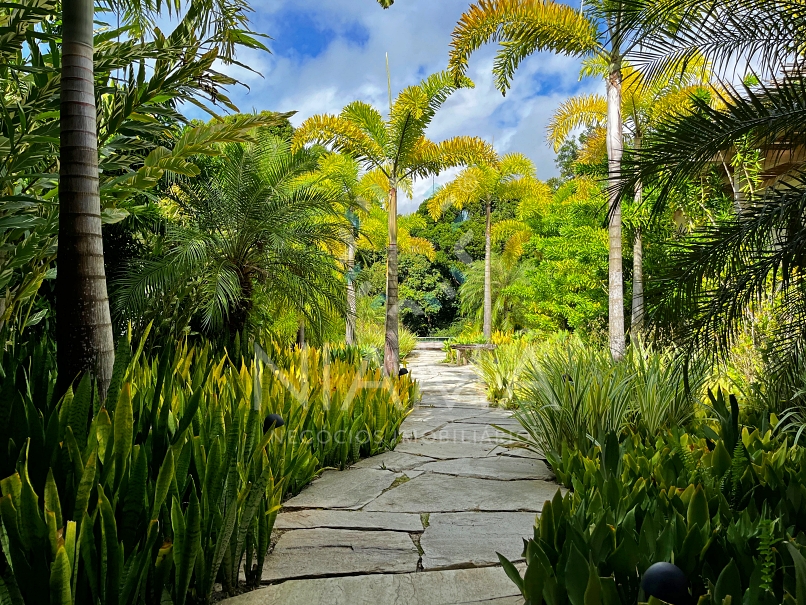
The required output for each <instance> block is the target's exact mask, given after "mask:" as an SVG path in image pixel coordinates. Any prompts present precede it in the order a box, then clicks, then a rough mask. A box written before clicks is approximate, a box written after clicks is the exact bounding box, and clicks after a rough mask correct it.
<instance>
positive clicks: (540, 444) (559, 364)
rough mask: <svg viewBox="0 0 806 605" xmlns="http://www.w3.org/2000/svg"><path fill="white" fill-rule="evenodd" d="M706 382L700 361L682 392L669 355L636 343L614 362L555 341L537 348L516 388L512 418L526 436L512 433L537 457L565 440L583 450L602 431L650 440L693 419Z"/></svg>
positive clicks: (678, 368) (676, 364)
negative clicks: (638, 434) (635, 433)
mask: <svg viewBox="0 0 806 605" xmlns="http://www.w3.org/2000/svg"><path fill="white" fill-rule="evenodd" d="M708 377H709V372H708V368H707V367H706V366H705V365H704V364H702V363H700V362H697V361H695V362H694V363H692V364H690V366H689V369H688V387H689V389H688V390H687V389H686V383H685V374H684V370H683V366H682V365H681V363H680V361H679V360H678V359H677V357H676V356H675V352H674V351H673V350H667V351H660V350H656V349H653V348H651V347H646V346H643V345H641V344H640V343H634V344H633V345H631V347H630V348H629V349H628V352H627V355H626V356H625V358H624V359H623V360H621V361H619V362H615V363H614V362H613V359H612V357H611V355H610V352H609V351H608V350H607V349H605V348H599V347H595V346H591V345H586V344H584V343H583V342H582V341H581V340H579V339H578V338H576V337H570V338H558V339H553V340H550V341H548V342H546V343H544V344H543V345H542V346H540V347H538V348H537V349H536V350H535V353H534V356H533V359H531V360H530V361H529V363H528V364H527V365H526V367H525V370H524V371H523V372H522V374H521V377H520V382H519V383H518V384H515V385H514V391H515V394H516V398H515V399H516V401H517V409H516V411H515V414H514V416H515V418H517V420H518V421H519V422H520V423H521V425H522V426H523V427H524V429H525V430H526V432H527V436H523V435H517V434H514V433H510V435H512V437H513V438H514V439H515V440H516V444H517V445H519V446H521V447H525V448H527V449H531V450H533V451H536V452H539V453H548V452H552V451H553V452H558V451H560V448H561V447H562V445H563V444H564V443H567V444H571V445H573V447H576V448H577V449H581V450H583V451H585V450H587V449H588V448H589V447H590V445H591V444H592V443H593V442H594V439H595V436H596V435H598V434H599V433H600V432H601V431H605V432H609V431H615V432H616V433H620V432H621V431H623V430H625V429H627V428H633V429H635V430H637V431H640V432H641V433H642V434H644V435H647V436H654V435H657V434H659V432H662V431H665V430H667V429H670V428H672V427H675V426H683V425H685V423H686V422H688V421H689V420H691V419H692V418H693V416H694V413H695V405H696V401H697V396H698V394H699V393H700V392H701V391H702V388H703V386H704V384H705V383H706V380H707V378H708Z"/></svg>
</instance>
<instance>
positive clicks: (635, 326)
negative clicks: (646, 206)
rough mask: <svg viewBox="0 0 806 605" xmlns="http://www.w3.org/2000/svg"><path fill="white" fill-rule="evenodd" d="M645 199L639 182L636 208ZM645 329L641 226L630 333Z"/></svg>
mask: <svg viewBox="0 0 806 605" xmlns="http://www.w3.org/2000/svg"><path fill="white" fill-rule="evenodd" d="M635 149H636V150H639V149H641V134H640V133H638V132H637V133H636V135H635ZM643 199H644V186H643V184H642V183H641V182H640V181H638V182H637V183H636V184H635V206H636V207H639V206H640V205H641V204H642V202H643ZM643 329H644V234H643V231H642V228H641V225H638V226H636V228H635V239H634V240H633V245H632V318H631V321H630V332H631V333H632V335H633V336H639V335H640V334H641V332H642V331H643Z"/></svg>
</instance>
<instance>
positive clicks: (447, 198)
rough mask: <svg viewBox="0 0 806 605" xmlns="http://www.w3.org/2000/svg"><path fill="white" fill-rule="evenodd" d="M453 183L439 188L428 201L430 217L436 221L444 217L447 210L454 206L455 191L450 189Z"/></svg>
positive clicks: (426, 202)
mask: <svg viewBox="0 0 806 605" xmlns="http://www.w3.org/2000/svg"><path fill="white" fill-rule="evenodd" d="M451 184H452V183H448V184H447V185H443V186H442V187H439V188H438V189H437V190H436V191H435V192H434V193H433V194H432V195H431V197H429V198H428V199H427V200H426V201H425V204H426V207H427V208H428V214H429V216H430V217H431V218H432V219H434V220H435V221H436V220H439V217H441V216H442V213H443V212H445V210H446V209H447V208H450V207H451V206H452V205H453V191H452V188H451V187H450V185H451Z"/></svg>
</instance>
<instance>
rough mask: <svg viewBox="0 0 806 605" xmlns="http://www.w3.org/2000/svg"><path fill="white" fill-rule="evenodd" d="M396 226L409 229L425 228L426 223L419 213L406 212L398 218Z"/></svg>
mask: <svg viewBox="0 0 806 605" xmlns="http://www.w3.org/2000/svg"><path fill="white" fill-rule="evenodd" d="M397 226H398V228H400V229H406V230H408V231H411V230H412V229H425V228H426V227H427V226H428V225H427V223H426V222H425V218H423V217H422V216H421V215H419V214H406V215H403V216H401V217H400V218H398V223H397Z"/></svg>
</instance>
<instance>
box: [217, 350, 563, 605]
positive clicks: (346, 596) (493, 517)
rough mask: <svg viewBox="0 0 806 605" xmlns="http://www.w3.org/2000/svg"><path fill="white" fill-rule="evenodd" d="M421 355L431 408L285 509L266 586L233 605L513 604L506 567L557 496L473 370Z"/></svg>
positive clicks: (415, 358)
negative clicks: (504, 561)
mask: <svg viewBox="0 0 806 605" xmlns="http://www.w3.org/2000/svg"><path fill="white" fill-rule="evenodd" d="M443 355H444V354H443V353H442V352H441V351H434V350H420V349H418V350H417V351H416V352H415V353H414V354H413V355H412V357H411V359H410V362H409V364H408V367H409V370H410V372H411V373H412V375H413V376H414V377H415V378H416V379H417V380H418V381H419V383H420V386H421V390H422V393H423V399H422V402H421V403H420V405H418V406H417V407H416V408H415V409H414V411H413V412H412V413H411V415H410V416H409V417H408V418H407V419H406V421H405V422H404V423H403V426H402V427H401V434H402V436H403V441H402V442H401V443H400V444H399V445H398V446H397V448H396V449H395V451H393V452H386V453H384V454H381V455H380V456H376V457H374V458H369V459H366V460H362V461H361V462H359V463H357V464H356V465H355V466H354V467H352V468H350V469H347V470H345V471H326V472H325V473H323V475H322V476H321V477H320V478H319V479H317V480H316V481H314V482H313V483H312V484H311V485H310V486H308V487H307V488H306V489H304V490H303V491H302V492H301V493H300V494H299V495H297V496H296V497H294V498H292V499H290V500H288V501H287V502H285V504H284V508H283V510H282V511H281V512H280V514H279V515H278V517H277V523H276V525H275V530H276V534H277V535H279V538H278V539H277V543H276V545H275V547H274V549H273V551H272V552H271V553H270V554H269V555H268V556H267V557H266V563H265V566H264V571H263V581H264V582H265V583H268V584H269V586H267V587H265V588H261V589H259V590H255V591H252V592H250V593H247V594H244V595H242V596H240V597H236V598H234V599H230V600H228V601H227V603H228V604H231V605H275V604H277V605H279V604H282V605H295V604H300V605H301V604H303V603H304V604H305V605H319V604H322V605H324V604H325V603H327V604H328V605H342V604H344V605H384V604H386V603H395V604H398V605H421V604H422V605H426V604H427V605H460V604H470V603H473V604H476V605H478V604H481V603H489V604H490V605H493V604H496V605H516V604H522V603H523V600H522V599H521V598H520V597H519V596H518V590H517V588H515V585H514V584H513V583H512V582H511V581H510V580H509V579H508V578H507V577H506V574H504V572H503V570H502V569H501V567H500V566H499V565H498V556H497V554H496V553H501V554H503V555H504V556H506V557H507V558H509V559H510V560H512V561H515V562H521V561H522V559H521V550H522V548H523V542H522V538H528V537H530V536H531V535H532V532H533V526H534V521H535V514H536V513H538V512H540V509H541V508H542V505H543V503H544V502H545V501H546V500H548V499H550V498H551V497H553V495H554V494H555V493H556V491H557V489H558V486H557V484H556V483H555V482H554V481H553V475H552V474H551V471H550V470H549V469H548V467H547V466H546V464H545V463H544V462H543V461H542V460H540V459H539V457H538V456H537V455H535V454H533V453H530V452H526V451H524V450H508V449H506V448H504V447H502V445H501V444H502V443H504V442H506V441H507V440H508V436H507V435H506V433H503V432H501V431H500V430H498V429H496V428H495V427H494V426H493V425H499V426H501V427H503V428H506V429H507V430H509V431H514V432H520V431H521V428H520V425H519V424H518V423H517V422H516V421H515V420H514V419H513V418H511V413H510V412H507V411H505V410H500V409H496V408H490V407H489V406H488V404H487V401H486V397H485V394H484V390H483V388H482V386H481V384H480V383H479V381H478V379H477V377H476V376H475V374H474V373H473V370H472V367H470V366H462V367H457V366H452V365H447V364H443V363H442V358H443Z"/></svg>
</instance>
